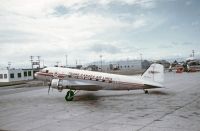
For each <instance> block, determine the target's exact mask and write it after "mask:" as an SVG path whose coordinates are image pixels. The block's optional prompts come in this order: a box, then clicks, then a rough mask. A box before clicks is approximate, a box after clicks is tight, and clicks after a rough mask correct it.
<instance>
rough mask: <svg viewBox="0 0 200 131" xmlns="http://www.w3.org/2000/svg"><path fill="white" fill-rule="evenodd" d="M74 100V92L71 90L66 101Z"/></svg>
mask: <svg viewBox="0 0 200 131" xmlns="http://www.w3.org/2000/svg"><path fill="white" fill-rule="evenodd" d="M73 99H74V92H73V91H72V90H69V91H68V92H67V94H66V96H65V100H66V101H72V100H73Z"/></svg>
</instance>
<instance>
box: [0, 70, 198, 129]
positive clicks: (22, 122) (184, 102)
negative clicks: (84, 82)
mask: <svg viewBox="0 0 200 131" xmlns="http://www.w3.org/2000/svg"><path fill="white" fill-rule="evenodd" d="M165 79H166V81H165V86H166V88H162V89H153V90H150V91H149V93H150V94H149V95H148V94H144V92H143V91H141V90H136V91H97V92H89V91H80V92H79V93H78V94H77V96H76V97H75V101H72V102H66V101H65V100H64V96H65V93H66V91H63V92H62V93H60V92H58V91H56V90H55V89H54V90H53V92H52V91H50V94H49V95H48V93H47V88H44V87H37V88H36V89H33V88H32V87H31V88H28V89H27V88H26V89H10V88H0V130H18V131H29V130H30V131H48V130H50V131H51V130H53V131H55V130H61V131H62V130H63V131H79V130H80V131H95V130H96V131H102V130H105V131H122V130H123V131H169V130H170V131H200V72H197V73H182V74H176V73H166V74H165ZM2 92H3V93H2ZM5 92H6V93H5Z"/></svg>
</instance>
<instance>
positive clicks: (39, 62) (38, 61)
mask: <svg viewBox="0 0 200 131" xmlns="http://www.w3.org/2000/svg"><path fill="white" fill-rule="evenodd" d="M37 58H38V65H39V69H40V56H37Z"/></svg>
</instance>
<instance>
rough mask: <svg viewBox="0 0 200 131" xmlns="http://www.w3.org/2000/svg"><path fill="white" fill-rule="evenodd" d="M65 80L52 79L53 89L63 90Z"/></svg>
mask: <svg viewBox="0 0 200 131" xmlns="http://www.w3.org/2000/svg"><path fill="white" fill-rule="evenodd" d="M63 86H64V85H63V80H60V79H52V81H51V87H52V88H56V89H58V90H62V89H63Z"/></svg>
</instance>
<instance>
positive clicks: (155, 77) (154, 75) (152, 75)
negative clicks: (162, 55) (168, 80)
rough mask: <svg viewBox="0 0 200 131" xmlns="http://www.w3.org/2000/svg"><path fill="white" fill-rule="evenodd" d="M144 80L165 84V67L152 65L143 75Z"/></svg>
mask: <svg viewBox="0 0 200 131" xmlns="http://www.w3.org/2000/svg"><path fill="white" fill-rule="evenodd" d="M142 79H148V80H151V81H155V82H159V83H162V82H164V67H163V65H161V64H152V65H151V66H150V67H149V68H148V69H147V70H146V71H145V72H144V74H143V75H142Z"/></svg>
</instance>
